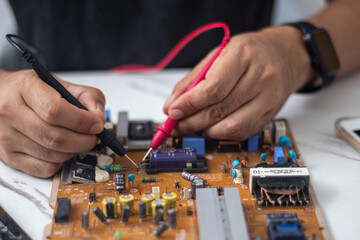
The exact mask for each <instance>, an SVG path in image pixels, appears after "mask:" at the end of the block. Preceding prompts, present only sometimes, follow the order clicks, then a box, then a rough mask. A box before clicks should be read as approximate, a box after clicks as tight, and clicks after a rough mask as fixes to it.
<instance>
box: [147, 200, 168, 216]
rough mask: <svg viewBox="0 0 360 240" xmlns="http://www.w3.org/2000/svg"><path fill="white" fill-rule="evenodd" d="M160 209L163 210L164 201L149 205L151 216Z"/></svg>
mask: <svg viewBox="0 0 360 240" xmlns="http://www.w3.org/2000/svg"><path fill="white" fill-rule="evenodd" d="M159 208H162V209H164V210H166V209H165V202H164V200H155V201H153V202H152V203H151V209H152V215H153V216H155V214H156V211H157V209H159Z"/></svg>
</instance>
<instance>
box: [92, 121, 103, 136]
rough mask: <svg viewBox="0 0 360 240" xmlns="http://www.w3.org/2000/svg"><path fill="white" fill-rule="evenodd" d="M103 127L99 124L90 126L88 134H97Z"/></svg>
mask: <svg viewBox="0 0 360 240" xmlns="http://www.w3.org/2000/svg"><path fill="white" fill-rule="evenodd" d="M102 128H103V126H102V124H101V123H95V124H94V125H92V126H91V128H90V130H89V134H97V133H100V132H101V130H102Z"/></svg>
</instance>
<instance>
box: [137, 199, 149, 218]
mask: <svg viewBox="0 0 360 240" xmlns="http://www.w3.org/2000/svg"><path fill="white" fill-rule="evenodd" d="M150 210H151V208H150ZM150 212H151V211H150ZM139 217H140V219H145V218H146V203H145V202H143V201H140V202H139Z"/></svg>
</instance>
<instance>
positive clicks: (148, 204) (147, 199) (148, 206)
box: [141, 193, 155, 216]
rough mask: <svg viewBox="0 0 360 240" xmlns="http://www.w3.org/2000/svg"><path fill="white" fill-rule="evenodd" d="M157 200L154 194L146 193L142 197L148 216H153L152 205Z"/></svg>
mask: <svg viewBox="0 0 360 240" xmlns="http://www.w3.org/2000/svg"><path fill="white" fill-rule="evenodd" d="M154 200H155V194H153V193H145V194H143V195H142V196H141V201H142V202H144V203H145V206H146V207H145V208H146V214H147V215H149V216H151V215H152V205H151V203H152V202H153V201H154Z"/></svg>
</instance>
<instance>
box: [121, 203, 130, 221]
mask: <svg viewBox="0 0 360 240" xmlns="http://www.w3.org/2000/svg"><path fill="white" fill-rule="evenodd" d="M130 212H131V209H130V206H128V205H125V206H123V207H122V209H121V221H122V222H123V223H127V222H128V221H129V217H130Z"/></svg>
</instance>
